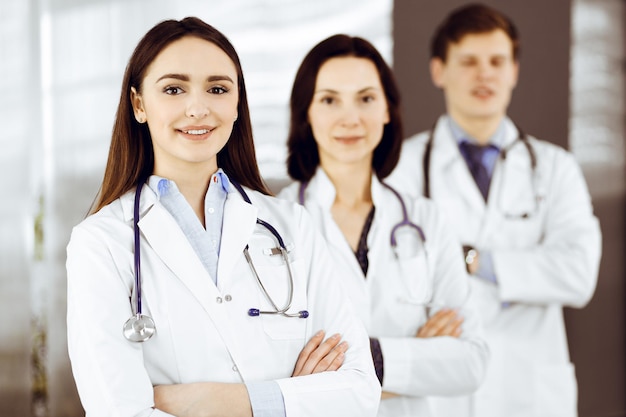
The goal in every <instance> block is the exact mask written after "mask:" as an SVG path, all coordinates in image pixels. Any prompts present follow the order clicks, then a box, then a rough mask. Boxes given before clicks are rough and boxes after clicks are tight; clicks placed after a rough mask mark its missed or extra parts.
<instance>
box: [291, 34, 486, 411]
mask: <svg viewBox="0 0 626 417" xmlns="http://www.w3.org/2000/svg"><path fill="white" fill-rule="evenodd" d="M401 142H402V125H401V120H400V110H399V94H398V91H397V87H396V84H395V80H394V77H393V74H392V73H391V70H390V68H389V67H388V66H387V64H386V63H385V62H384V60H383V59H382V57H381V56H380V54H379V53H378V51H376V49H375V48H374V47H373V46H372V45H371V44H370V43H369V42H367V41H365V40H364V39H361V38H355V37H349V36H346V35H335V36H332V37H330V38H328V39H326V40H324V41H322V42H321V43H319V44H318V45H317V46H315V47H314V48H313V49H312V50H311V51H310V52H309V54H308V55H307V56H306V57H305V58H304V61H303V62H302V64H301V65H300V68H299V70H298V72H297V74H296V78H295V81H294V85H293V89H292V93H291V126H290V133H289V139H288V148H289V158H288V172H289V175H290V176H291V177H292V178H293V179H295V180H296V182H295V183H293V184H291V185H290V186H288V187H287V188H285V189H284V190H283V191H282V192H281V193H280V195H279V197H281V198H286V199H289V200H292V201H298V202H300V203H301V204H304V205H305V206H306V208H307V209H308V210H309V212H310V213H311V214H312V216H313V218H314V220H315V223H316V226H317V227H318V228H319V229H320V230H321V231H322V233H323V234H324V236H325V237H326V240H327V242H328V244H329V246H330V247H331V249H332V251H331V253H332V255H333V257H334V259H335V263H336V265H337V268H338V269H339V270H340V271H341V273H340V274H339V277H340V279H341V283H342V284H343V286H344V288H345V289H346V290H347V291H346V292H347V293H348V294H349V296H350V298H351V300H352V302H353V304H354V305H355V307H356V309H357V312H359V314H360V316H361V319H362V320H363V322H364V323H365V326H366V328H367V330H368V331H369V334H370V337H371V347H372V354H373V359H374V363H375V365H376V371H377V374H378V377H379V380H381V383H382V387H383V391H384V394H383V400H382V402H381V405H380V411H379V415H380V416H393V417H401V416H429V415H432V413H431V410H430V407H429V404H428V397H429V396H438V395H444V396H445V395H458V394H461V393H469V392H472V391H474V390H475V389H476V388H477V387H478V385H479V384H480V382H481V380H482V378H483V375H484V373H485V367H486V365H487V360H488V356H489V355H488V349H487V347H486V345H485V343H484V342H483V339H482V337H481V330H480V326H479V323H478V322H477V320H476V316H475V315H474V314H473V313H472V312H471V311H469V310H468V309H467V308H466V304H465V303H466V301H467V299H468V297H469V286H468V282H467V275H466V272H465V265H464V264H463V262H462V260H461V256H460V253H461V248H460V246H459V245H458V244H457V243H456V242H455V240H454V238H453V235H452V234H451V233H450V231H449V230H448V228H447V225H446V223H445V222H444V219H443V218H442V217H441V216H440V215H439V212H438V211H437V210H436V209H435V207H434V206H433V205H432V204H431V203H430V202H429V201H428V200H425V199H419V200H414V199H410V198H408V197H405V196H404V195H402V194H401V193H398V192H397V191H396V190H395V189H393V188H390V187H388V186H387V185H385V184H384V183H383V181H382V179H383V178H384V177H385V176H387V175H388V174H389V173H390V172H391V171H392V170H393V168H394V166H395V165H396V162H397V161H398V156H399V153H400V147H401Z"/></svg>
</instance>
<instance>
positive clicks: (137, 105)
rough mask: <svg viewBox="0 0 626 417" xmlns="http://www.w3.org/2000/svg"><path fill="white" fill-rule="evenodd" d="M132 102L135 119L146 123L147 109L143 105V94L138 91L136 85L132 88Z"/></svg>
mask: <svg viewBox="0 0 626 417" xmlns="http://www.w3.org/2000/svg"><path fill="white" fill-rule="evenodd" d="M130 103H131V104H132V106H133V113H134V114H135V119H136V120H137V121H138V122H139V123H144V122H145V121H146V111H145V109H144V106H143V99H142V98H141V95H140V94H139V93H138V92H137V90H136V89H135V87H131V88H130Z"/></svg>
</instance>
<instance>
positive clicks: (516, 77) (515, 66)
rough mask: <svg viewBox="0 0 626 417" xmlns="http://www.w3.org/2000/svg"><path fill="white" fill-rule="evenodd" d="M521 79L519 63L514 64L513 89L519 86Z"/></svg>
mask: <svg viewBox="0 0 626 417" xmlns="http://www.w3.org/2000/svg"><path fill="white" fill-rule="evenodd" d="M518 79H519V61H517V60H515V62H513V88H515V86H517V80H518Z"/></svg>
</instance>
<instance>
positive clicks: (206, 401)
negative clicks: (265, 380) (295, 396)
mask: <svg viewBox="0 0 626 417" xmlns="http://www.w3.org/2000/svg"><path fill="white" fill-rule="evenodd" d="M154 404H155V407H156V408H157V409H158V410H161V411H164V412H166V413H170V414H172V415H176V416H178V417H197V416H207V417H213V416H216V417H217V416H229V417H235V416H237V417H252V407H251V406H250V400H249V396H248V391H247V389H246V387H245V385H244V384H229V383H219V382H197V383H189V384H174V385H159V386H156V387H154Z"/></svg>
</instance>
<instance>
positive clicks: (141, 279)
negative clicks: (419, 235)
mask: <svg viewBox="0 0 626 417" xmlns="http://www.w3.org/2000/svg"><path fill="white" fill-rule="evenodd" d="M267 194H268V192H267V191H266V188H265V186H264V184H263V182H262V180H261V178H260V175H259V171H258V167H257V165H256V160H255V155H254V145H253V140H252V134H251V126H250V117H249V114H248V105H247V99H246V92H245V85H244V80H243V75H242V71H241V65H240V62H239V59H238V56H237V54H236V52H235V50H234V49H233V47H232V45H231V44H230V42H229V41H228V40H227V39H226V38H225V37H224V35H222V34H221V33H220V32H218V31H217V30H216V29H214V28H213V27H211V26H209V25H207V24H206V23H204V22H202V21H201V20H199V19H196V18H186V19H183V20H181V21H174V20H169V21H164V22H161V23H159V24H157V25H156V26H155V27H154V28H152V29H151V30H150V31H149V32H148V33H147V34H146V35H145V36H144V38H143V39H142V40H141V41H140V42H139V44H138V46H137V47H136V49H135V51H134V53H133V55H132V57H131V59H130V62H129V64H128V66H127V69H126V73H125V76H124V81H123V86H122V93H121V98H120V104H119V107H118V111H117V116H116V121H115V126H114V130H113V137H112V142H111V148H110V153H109V159H108V162H107V167H106V171H105V174H104V179H103V182H102V188H101V193H100V196H99V200H98V201H97V205H96V207H95V208H94V209H93V210H92V214H91V215H90V216H89V217H88V218H87V219H85V220H84V221H83V222H82V223H80V224H79V225H78V226H76V227H75V228H74V230H73V232H72V237H71V240H70V243H69V245H68V248H67V253H68V257H67V272H68V316H67V317H68V348H69V354H70V359H71V363H72V370H73V373H74V377H75V380H76V384H77V387H78V392H79V394H80V398H81V401H82V404H83V406H84V408H85V410H86V412H87V416H124V417H126V416H166V415H176V416H196V415H203V416H205V415H211V416H213V415H214V416H220V415H224V416H226V415H228V416H252V415H253V414H254V416H285V415H286V416H298V417H301V416H322V415H323V416H355V417H356V416H372V415H375V414H376V409H377V406H378V402H379V398H380V386H379V384H378V381H377V379H376V375H375V373H374V369H373V367H372V361H371V356H370V351H369V344H368V338H367V334H366V333H365V330H364V328H363V326H362V324H361V323H360V320H359V319H358V317H357V316H356V315H355V314H354V312H353V310H351V309H350V308H349V306H348V303H345V302H344V301H345V296H343V292H342V291H341V288H337V287H338V285H337V284H336V282H337V281H338V278H339V276H338V275H337V274H336V271H335V270H334V268H333V266H332V262H331V259H330V258H329V255H328V253H327V251H326V248H325V242H324V241H323V239H322V238H321V236H319V235H318V234H317V233H316V231H315V225H314V224H313V223H312V221H311V220H310V217H309V216H308V214H307V213H306V212H305V211H304V210H303V209H302V208H301V207H300V206H298V205H297V204H291V203H288V202H286V201H282V200H277V199H274V198H272V197H269V196H268V195H267ZM138 196H139V197H138ZM136 197H138V198H136ZM135 222H137V223H138V224H137V225H136V226H135V225H134V223H135ZM321 329H323V330H325V331H326V334H328V335H330V334H339V335H340V338H342V339H343V340H344V341H345V342H346V343H347V345H348V346H349V348H348V350H347V351H346V344H345V343H344V344H342V345H337V340H338V338H337V337H335V338H334V339H333V340H331V341H330V342H328V343H327V342H323V343H320V342H321V339H322V338H323V333H318V330H321ZM309 339H311V341H312V342H313V345H314V346H313V349H309V347H310V344H308V345H307V343H306V342H307V341H308V340H309ZM328 344H330V345H331V346H332V347H334V349H327V350H324V349H323V348H324V346H327V345H328ZM305 346H306V347H305ZM303 348H304V349H303ZM320 350H321V354H319V352H320ZM301 352H302V354H301ZM310 352H313V353H312V354H311V355H310V356H308V354H309V353H310ZM315 352H317V353H318V355H317V356H316V354H315ZM344 352H345V353H344ZM299 356H300V360H298V357H299ZM342 361H343V362H342ZM296 362H298V364H296ZM341 363H343V364H342V365H341V367H340V368H339V369H338V370H337V371H336V372H321V371H325V370H331V371H332V370H335V369H337V368H338V364H341ZM294 368H296V369H295V371H294ZM307 374H308V375H307Z"/></svg>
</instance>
